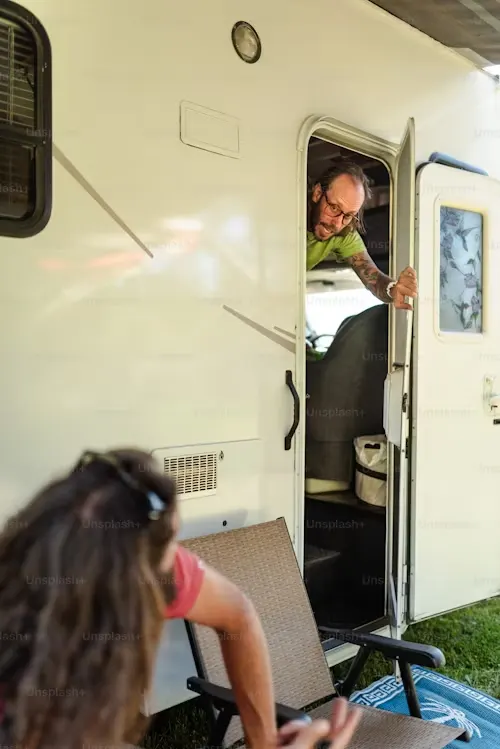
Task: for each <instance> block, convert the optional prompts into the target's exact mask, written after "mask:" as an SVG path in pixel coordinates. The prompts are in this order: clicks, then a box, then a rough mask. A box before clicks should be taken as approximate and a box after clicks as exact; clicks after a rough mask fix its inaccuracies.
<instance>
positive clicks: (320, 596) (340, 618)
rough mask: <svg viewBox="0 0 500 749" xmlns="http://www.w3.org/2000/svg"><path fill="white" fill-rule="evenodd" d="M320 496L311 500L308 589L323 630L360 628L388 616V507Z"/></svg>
mask: <svg viewBox="0 0 500 749" xmlns="http://www.w3.org/2000/svg"><path fill="white" fill-rule="evenodd" d="M320 496H321V498H318V495H306V498H305V507H306V523H305V548H304V581H305V585H306V588H307V591H308V595H309V599H310V601H311V607H312V609H313V612H314V616H315V618H316V622H317V624H318V626H325V627H339V628H349V629H355V628H357V627H361V626H363V625H365V624H368V623H369V622H371V621H374V620H377V619H380V618H382V617H383V616H384V608H385V595H384V589H385V508H378V507H373V506H372V505H369V504H366V503H364V502H362V501H360V500H359V499H358V498H357V497H356V495H355V494H354V493H353V492H351V491H346V492H334V493H331V494H328V495H320Z"/></svg>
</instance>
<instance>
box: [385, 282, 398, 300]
mask: <svg viewBox="0 0 500 749" xmlns="http://www.w3.org/2000/svg"><path fill="white" fill-rule="evenodd" d="M394 286H396V281H390V282H389V283H388V284H387V287H386V290H385V293H386V294H387V296H388V297H389V299H392V294H391V289H393V288H394Z"/></svg>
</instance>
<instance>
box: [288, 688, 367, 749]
mask: <svg viewBox="0 0 500 749" xmlns="http://www.w3.org/2000/svg"><path fill="white" fill-rule="evenodd" d="M360 718H361V711H360V710H359V708H353V707H349V703H348V702H347V700H346V699H345V698H343V697H336V698H335V699H334V700H333V709H332V717H331V720H330V723H329V722H328V721H327V720H313V722H312V723H309V724H304V723H303V722H302V721H291V722H290V723H287V724H286V725H284V726H283V727H282V728H281V729H280V731H279V732H278V746H279V747H285V746H286V747H288V749H314V748H315V746H316V744H317V742H318V741H324V742H329V743H328V744H327V745H328V747H331V749H346V747H348V746H349V743H350V741H351V739H352V737H353V735H354V731H355V730H356V728H357V725H358V723H359V720H360Z"/></svg>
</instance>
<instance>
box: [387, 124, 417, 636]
mask: <svg viewBox="0 0 500 749" xmlns="http://www.w3.org/2000/svg"><path fill="white" fill-rule="evenodd" d="M394 173H395V184H394V208H393V222H392V255H391V257H392V267H391V276H392V277H393V278H397V277H398V276H399V274H400V273H401V271H402V270H404V268H406V267H407V266H408V265H411V266H413V265H414V237H415V228H414V227H415V123H414V120H413V118H410V119H409V120H408V124H407V126H406V130H405V133H404V136H403V139H402V141H401V147H400V149H399V153H398V155H397V157H396V162H395V170H394ZM412 319H413V311H405V310H397V309H395V308H394V307H393V306H392V305H391V306H390V308H389V325H390V331H391V335H390V339H389V340H390V341H391V347H390V351H389V373H388V375H387V379H386V382H385V394H384V401H385V402H384V427H385V432H386V435H387V442H388V451H389V466H390V467H392V470H391V471H390V473H389V474H388V475H392V476H393V479H392V483H391V484H390V486H389V504H390V506H391V507H392V511H391V512H390V513H388V517H389V524H388V529H387V531H388V534H389V539H390V541H389V544H388V553H389V564H390V567H389V574H388V591H387V594H388V607H389V613H390V625H391V630H392V636H393V637H397V638H400V637H401V635H402V625H403V621H404V617H405V609H404V605H405V596H406V579H407V578H406V564H405V554H406V543H405V542H406V534H407V525H406V522H407V505H408V456H407V449H408V443H407V438H408V431H409V385H410V357H411V343H412Z"/></svg>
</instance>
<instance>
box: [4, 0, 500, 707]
mask: <svg viewBox="0 0 500 749" xmlns="http://www.w3.org/2000/svg"><path fill="white" fill-rule="evenodd" d="M25 4H26V5H27V6H28V7H29V9H30V10H32V11H33V13H34V14H35V15H36V16H37V17H38V18H39V19H40V21H41V22H42V23H43V24H44V26H45V28H46V30H47V32H48V35H49V37H50V39H51V43H52V54H53V125H54V130H53V138H54V143H55V144H56V146H57V148H58V149H60V151H61V152H62V153H63V154H64V156H65V157H66V158H67V159H69V161H70V162H71V163H72V164H73V165H74V167H76V169H77V170H78V171H79V172H81V173H82V174H83V176H84V177H85V179H86V180H87V181H88V182H89V183H90V184H91V185H92V186H93V188H94V189H95V190H96V191H97V192H98V193H99V194H100V195H101V196H102V198H103V199H104V200H105V201H106V202H107V203H108V204H109V205H110V206H111V207H112V208H113V210H114V211H115V212H116V213H117V214H118V215H119V216H120V217H121V219H122V220H123V221H124V222H125V223H126V224H127V225H128V227H129V228H130V229H131V231H132V232H133V233H134V234H135V235H137V237H139V238H140V240H141V241H142V242H143V243H144V244H145V245H146V246H147V247H148V248H150V250H151V252H152V253H153V258H151V257H149V256H148V255H147V254H146V253H145V252H144V250H143V249H141V248H140V247H139V246H138V245H137V244H136V243H135V242H134V241H133V239H131V238H130V237H129V236H128V235H127V234H126V233H125V232H124V231H123V229H122V228H120V226H119V225H118V224H117V223H116V222H115V221H114V220H113V219H112V218H111V217H110V216H109V215H108V214H107V213H106V211H105V210H104V209H103V208H102V207H101V206H100V205H99V204H98V203H97V202H96V201H95V200H94V199H93V198H92V197H91V196H89V194H88V193H87V192H86V191H85V189H84V188H83V187H82V186H81V184H79V182H78V181H77V180H76V179H75V177H74V176H72V174H71V173H70V172H69V171H68V170H67V169H65V168H63V167H62V166H61V165H60V163H59V162H58V161H55V162H54V207H53V212H52V218H51V220H50V222H49V224H48V226H47V228H46V229H45V230H44V231H43V232H42V233H41V234H40V235H38V236H36V237H34V238H32V239H26V240H12V239H7V238H0V271H1V272H0V304H1V315H0V344H1V350H2V355H3V366H2V371H3V377H2V381H3V386H2V388H1V389H0V421H1V423H2V433H1V437H0V440H1V441H0V488H1V490H2V507H1V517H2V519H4V518H5V517H6V516H7V515H8V514H9V513H10V512H11V511H13V510H14V509H15V508H16V507H18V506H19V504H20V503H21V502H23V501H24V500H25V498H26V497H27V496H28V495H29V493H30V492H32V491H34V490H35V489H36V488H37V487H38V486H39V485H40V484H41V482H44V481H46V480H47V479H48V478H49V477H51V476H52V475H53V473H54V472H57V471H58V470H59V469H62V468H65V467H66V466H67V465H69V464H71V463H72V461H73V460H75V459H76V458H77V456H78V453H79V452H80V451H81V450H82V449H83V448H84V447H88V446H94V447H109V446H111V445H117V444H125V443H129V444H130V443H133V444H136V445H139V446H143V447H145V448H147V449H160V448H170V447H176V446H182V445H187V446H194V447H193V450H194V451H197V450H198V449H203V447H199V446H200V445H203V444H204V443H207V444H209V445H214V444H215V445H216V447H217V449H219V447H220V446H222V448H223V449H224V450H225V452H226V455H227V457H228V460H227V462H226V463H225V467H224V471H222V474H221V485H220V488H219V493H218V495H217V496H216V497H208V498H201V499H198V500H191V501H186V502H184V503H183V510H182V512H183V518H184V521H185V530H184V533H185V534H186V535H187V534H188V535H192V534H193V533H194V532H210V531H212V530H218V529H221V527H222V524H221V521H222V519H226V520H228V524H227V526H226V527H228V528H230V527H234V526H235V525H245V524H248V523H253V522H257V521H260V520H266V519H268V518H274V517H277V516H279V515H285V517H286V519H287V521H288V523H289V527H290V529H291V530H292V532H293V529H294V527H295V526H296V525H297V524H300V515H297V514H296V509H295V497H296V496H297V497H298V496H299V495H300V492H301V488H300V487H298V488H297V487H295V485H294V471H295V467H294V455H293V450H291V451H290V452H285V451H284V449H283V438H284V435H285V433H286V431H287V430H288V428H289V427H290V424H291V421H292V399H291V396H290V393H289V392H288V391H287V390H286V388H285V386H284V382H285V370H286V369H292V370H294V362H295V357H294V354H293V352H292V351H290V350H287V349H286V348H284V347H282V346H280V345H277V344H276V343H274V342H271V341H270V340H269V339H267V338H266V337H265V336H263V335H260V334H259V333H257V332H255V331H254V330H253V329H252V328H251V327H249V326H248V325H245V324H244V323H242V322H241V321H240V320H238V319H237V318H235V317H234V315H231V314H229V313H228V312H227V311H226V310H225V309H224V308H223V305H227V306H229V307H231V308H233V309H235V310H237V311H238V312H239V313H241V314H242V315H245V316H247V317H248V318H250V319H251V320H253V321H255V322H257V323H259V324H260V325H262V326H264V327H265V328H268V329H270V330H272V329H273V327H274V326H277V327H279V328H281V329H283V330H285V331H289V332H291V333H293V332H294V329H295V325H296V323H297V319H298V315H299V305H300V300H299V298H298V291H297V289H298V279H299V274H300V273H302V272H303V268H302V265H303V255H302V248H300V247H298V242H297V222H298V220H299V217H298V213H297V203H298V186H297V154H296V147H297V138H298V133H299V129H300V127H301V125H302V123H303V121H304V120H305V119H306V118H307V117H309V116H310V115H312V114H318V115H330V116H333V117H335V118H336V119H339V120H343V121H345V122H346V123H349V124H351V125H353V126H355V127H358V128H361V129H363V130H365V131H368V132H371V133H373V134H375V135H378V136H380V137H383V138H386V139H389V140H393V141H399V139H400V137H401V135H402V133H403V131H404V128H405V124H406V121H407V119H408V117H409V116H413V117H414V118H415V122H416V132H417V159H419V160H421V159H425V158H426V157H427V156H428V155H429V154H430V153H431V152H432V151H436V150H440V151H444V152H446V153H449V154H452V155H453V156H454V157H456V158H458V159H462V160H465V161H469V162H473V163H475V164H477V165H479V166H481V167H484V168H486V169H487V170H488V171H489V172H490V173H491V174H493V175H497V176H500V149H498V142H499V141H498V136H499V135H500V132H499V128H500V126H499V125H498V122H499V118H498V114H499V98H498V95H497V93H496V91H495V85H494V83H493V81H492V80H491V79H490V78H488V77H487V76H486V75H484V74H482V73H480V72H478V71H476V70H475V69H474V68H473V67H472V65H470V64H469V63H468V62H467V61H465V60H462V59H460V58H459V57H458V56H456V55H454V54H453V53H451V52H449V51H447V50H446V49H445V48H443V47H441V46H440V45H438V44H437V43H435V42H433V41H431V40H430V39H428V38H426V37H425V36H423V35H422V34H420V33H419V32H416V31H415V30H413V29H411V28H410V27H407V26H406V25H404V24H403V23H400V22H398V21H397V20H395V19H394V18H392V17H390V16H389V15H387V14H386V13H384V12H382V11H380V10H379V9H378V8H376V7H375V6H372V5H371V4H370V3H369V2H363V0H335V2H333V1H332V0H309V2H303V1H302V2H301V1H299V0H279V2H274V3H272V4H270V3H269V2H266V1H265V0H252V2H250V1H248V2H243V1H241V2H236V3H235V2H233V0H231V1H230V0H214V1H213V2H209V3H207V2H204V1H203V0H192V1H191V2H190V3H174V2H171V1H170V2H165V1H164V0H143V2H142V3H132V2H131V0H120V1H119V0H106V2H102V0H86V1H85V2H64V3H61V2H60V0H31V1H30V2H26V3H25ZM238 20H246V21H248V22H250V23H251V24H253V25H254V26H255V28H256V29H257V31H258V33H259V34H260V37H261V40H262V45H263V52H262V58H261V60H260V61H259V62H258V63H257V64H256V65H246V64H244V63H243V62H242V61H241V60H239V58H238V57H237V56H236V54H235V52H234V50H233V47H232V44H231V39H230V32H231V28H232V26H233V24H234V23H235V22H236V21H238ZM181 101H189V102H193V103H195V104H197V105H201V106H203V107H207V108H210V109H212V110H216V111H218V112H222V113H225V114H227V115H229V116H231V117H234V118H237V119H238V121H239V126H238V127H239V140H240V154H239V158H227V157H224V156H221V155H216V154H214V153H209V152H207V151H204V150H199V149H196V148H192V147H188V146H186V145H184V144H183V143H182V142H181V141H180V138H179V111H180V103H181ZM495 136H496V137H495ZM299 188H300V189H302V186H299ZM282 338H283V339H285V340H286V339H287V336H285V335H284V334H282ZM288 340H290V339H289V338H288ZM295 377H296V379H297V378H298V380H299V382H300V381H301V373H300V372H299V373H296V374H295ZM297 439H302V432H301V431H300V430H299V432H298V433H297ZM222 448H221V449H222ZM177 631H178V632H180V629H179V630H177ZM176 642H177V645H176V644H175V643H174V644H173V645H172V647H173V651H171V652H176V653H181V655H180V656H179V662H178V670H177V672H176V673H177V675H178V678H177V679H172V678H171V677H170V676H168V674H167V672H165V674H164V675H163V676H159V677H158V683H157V687H156V691H155V695H156V697H155V708H154V709H160V708H162V707H168V706H169V705H171V704H174V703H175V702H178V701H180V700H181V699H184V698H185V697H186V692H185V689H184V687H183V683H185V677H186V676H188V675H190V674H191V673H193V666H192V662H191V661H190V659H188V660H186V656H185V652H186V651H185V646H184V645H182V644H179V643H180V640H176ZM175 648H177V650H175ZM179 648H180V650H179ZM182 648H184V650H182ZM188 661H189V662H188ZM181 663H182V664H184V666H182V665H181ZM176 668H177V666H176ZM169 681H170V682H171V683H170V684H168V682H169Z"/></svg>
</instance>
